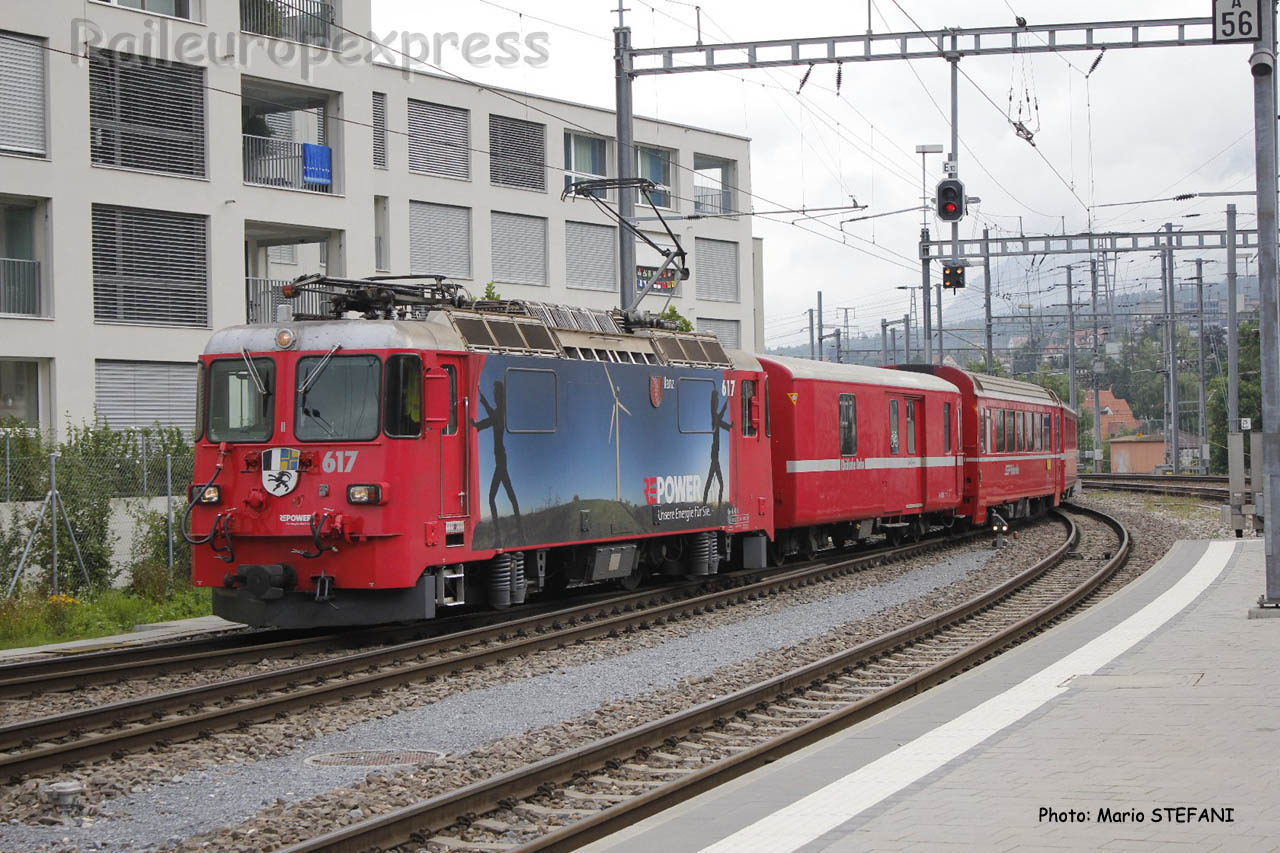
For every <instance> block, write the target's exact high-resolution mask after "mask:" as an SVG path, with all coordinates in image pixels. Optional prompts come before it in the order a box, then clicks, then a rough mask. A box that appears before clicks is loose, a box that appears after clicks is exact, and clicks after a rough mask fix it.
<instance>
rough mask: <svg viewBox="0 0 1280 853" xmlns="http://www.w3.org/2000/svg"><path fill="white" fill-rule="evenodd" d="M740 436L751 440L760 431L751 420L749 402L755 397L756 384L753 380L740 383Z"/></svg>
mask: <svg viewBox="0 0 1280 853" xmlns="http://www.w3.org/2000/svg"><path fill="white" fill-rule="evenodd" d="M741 387H742V434H743V435H745V436H747V437H748V438H751V437H752V436H754V435H755V434H756V433H758V432H759V431H760V430H759V429H758V428H757V427H756V425H755V423H754V422H753V421H752V420H751V401H752V400H754V399H755V397H756V383H755V380H754V379H744V380H743V381H742V386H741Z"/></svg>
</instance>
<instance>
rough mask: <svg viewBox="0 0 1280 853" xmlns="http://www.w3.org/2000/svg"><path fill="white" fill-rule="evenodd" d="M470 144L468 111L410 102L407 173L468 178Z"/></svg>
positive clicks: (469, 116)
mask: <svg viewBox="0 0 1280 853" xmlns="http://www.w3.org/2000/svg"><path fill="white" fill-rule="evenodd" d="M470 144H471V113H470V112H468V111H467V110H463V109H458V108H457V107H446V106H444V105H443V104H429V103H427V102H426V101H413V100H411V101H409V171H411V172H423V173H425V174H428V175H443V176H444V177H446V178H463V179H464V180H465V179H467V178H470V177H471V149H470V148H469V147H468V146H469V145H470Z"/></svg>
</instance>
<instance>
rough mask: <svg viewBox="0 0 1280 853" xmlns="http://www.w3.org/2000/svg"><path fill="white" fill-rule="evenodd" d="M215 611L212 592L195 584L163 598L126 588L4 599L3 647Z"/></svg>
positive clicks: (0, 619) (0, 605)
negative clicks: (89, 594)
mask: <svg viewBox="0 0 1280 853" xmlns="http://www.w3.org/2000/svg"><path fill="white" fill-rule="evenodd" d="M211 612H212V600H211V599H210V597H209V591H208V590H207V589H195V588H194V587H182V588H179V589H175V590H173V591H171V592H170V594H169V595H168V596H166V597H165V598H163V599H160V600H157V599H156V598H154V597H151V596H147V595H142V594H139V593H136V592H131V591H128V590H122V589H110V590H107V591H106V592H102V593H99V594H98V595H95V596H94V597H93V598H89V599H85V600H79V599H76V598H72V597H71V596H67V595H58V596H49V597H48V598H42V597H36V596H31V597H22V598H17V599H12V600H4V601H0V649H12V648H20V647H23V646H39V645H44V644H45V643H60V642H65V641H67V640H84V639H89V638H92V637H106V636H110V635H111V634H123V633H125V632H127V631H132V630H133V627H134V626H135V625H141V624H144V623H147V622H163V621H166V620H169V619H187V618H190V617H192V616H208V615H209V614H210V613H211Z"/></svg>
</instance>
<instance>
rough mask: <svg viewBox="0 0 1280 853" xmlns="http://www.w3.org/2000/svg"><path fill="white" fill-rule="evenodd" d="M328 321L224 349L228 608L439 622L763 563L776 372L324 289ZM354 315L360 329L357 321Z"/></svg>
mask: <svg viewBox="0 0 1280 853" xmlns="http://www.w3.org/2000/svg"><path fill="white" fill-rule="evenodd" d="M300 289H302V290H306V291H312V292H315V291H324V292H325V298H326V299H327V300H329V301H330V303H331V304H332V310H331V312H330V313H329V315H327V316H320V315H315V316H310V317H296V318H295V319H294V320H290V321H288V322H280V323H277V324H275V325H271V326H237V327H232V328H229V329H224V330H222V331H219V332H217V333H215V334H214V335H213V337H212V339H211V340H210V342H209V344H208V346H207V348H206V351H205V354H204V355H203V356H202V357H201V359H200V383H199V401H200V406H199V412H200V414H199V423H198V427H197V430H198V432H199V436H198V441H197V443H196V468H195V477H194V479H195V484H194V485H193V488H192V496H193V502H192V504H191V507H192V508H191V510H190V511H189V512H190V518H189V523H188V525H187V526H188V529H189V530H190V531H191V532H190V534H189V538H190V539H191V541H192V542H193V543H194V544H196V545H197V547H195V548H194V549H193V558H192V559H193V580H194V583H195V584H197V585H200V586H208V587H212V588H213V596H214V612H215V613H217V614H218V615H221V616H224V617H226V618H228V619H232V620H234V621H238V622H244V623H248V624H253V625H289V626H306V625H327V626H332V625H353V624H366V623H375V622H388V621H400V620H414V619H425V618H430V617H432V616H433V615H435V613H436V611H437V609H438V608H440V607H445V606H449V605H455V604H463V603H464V602H479V603H487V604H488V605H490V606H498V607H501V606H505V605H507V604H509V603H518V602H520V601H522V600H523V598H524V596H525V595H526V593H529V592H539V591H542V590H545V589H562V588H565V587H568V586H576V585H583V584H590V583H599V582H616V583H619V584H622V585H626V586H630V585H633V584H635V583H638V582H639V580H640V579H641V578H642V577H643V575H645V574H647V573H649V572H673V573H682V574H708V573H713V572H715V571H717V570H718V568H719V566H720V565H721V563H722V562H724V561H726V560H727V559H728V558H729V556H730V554H732V555H733V557H734V560H735V562H736V563H737V564H738V565H745V566H752V567H763V566H764V564H765V560H766V542H767V537H768V536H769V535H771V534H772V531H773V503H772V493H773V490H772V482H771V471H770V467H769V458H770V455H769V445H768V438H767V433H768V426H767V421H768V412H767V410H766V405H767V401H766V400H765V398H764V395H763V393H762V392H763V390H764V378H765V374H764V372H763V371H762V369H761V367H760V364H759V362H757V361H756V359H754V358H753V357H751V356H749V355H745V354H741V353H733V354H730V353H727V352H726V351H725V350H724V349H722V348H721V346H720V344H719V342H718V341H717V340H716V339H715V338H714V337H713V336H710V335H706V334H686V333H678V332H674V331H671V330H670V329H668V328H665V326H664V324H662V323H660V322H657V321H651V320H649V319H648V318H646V317H643V316H640V315H636V314H629V315H624V314H622V313H621V312H603V311H591V310H584V309H575V308H565V307H561V306H550V305H540V304H534V303H522V302H490V303H484V302H479V303H472V302H469V301H467V300H464V299H462V298H461V297H460V295H459V294H458V292H457V291H456V289H452V288H451V287H450V286H449V285H441V284H439V283H437V284H436V286H435V287H434V288H431V287H424V286H420V285H408V284H403V283H393V282H386V281H369V280H342V279H321V278H319V277H314V278H312V279H309V280H307V281H305V282H303V284H302V285H301V286H300ZM353 311H354V312H356V313H357V314H358V315H359V316H360V317H361V319H343V318H345V317H348V316H350V315H351V312H353Z"/></svg>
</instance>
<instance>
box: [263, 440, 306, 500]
mask: <svg viewBox="0 0 1280 853" xmlns="http://www.w3.org/2000/svg"><path fill="white" fill-rule="evenodd" d="M301 461H302V453H301V451H298V450H294V449H293V448H292V447H278V448H275V449H272V450H264V451H263V452H262V487H263V488H264V489H266V490H267V491H268V492H270V493H271V494H273V495H275V496H276V497H278V498H282V497H284V496H285V495H287V494H289V493H290V492H292V491H293V490H294V487H296V486H297V485H298V469H299V467H300V465H299V463H300V462H301Z"/></svg>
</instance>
